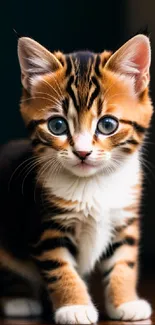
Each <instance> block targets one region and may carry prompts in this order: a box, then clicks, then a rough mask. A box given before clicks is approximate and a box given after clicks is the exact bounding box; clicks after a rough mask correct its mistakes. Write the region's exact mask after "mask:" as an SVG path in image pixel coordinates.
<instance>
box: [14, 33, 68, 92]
mask: <svg viewBox="0 0 155 325" xmlns="http://www.w3.org/2000/svg"><path fill="white" fill-rule="evenodd" d="M18 58H19V64H20V68H21V81H22V85H23V87H24V88H25V89H26V90H27V91H30V88H31V85H33V83H34V82H35V81H36V80H37V78H38V77H41V76H43V75H44V74H46V73H50V72H54V71H56V70H58V69H59V68H61V67H62V65H61V63H60V61H59V60H58V59H57V58H56V57H55V56H54V55H53V54H52V53H51V52H49V51H48V50H47V49H45V47H43V46H42V45H40V44H39V43H37V42H36V41H34V40H32V39H31V38H28V37H21V38H20V39H19V41H18Z"/></svg>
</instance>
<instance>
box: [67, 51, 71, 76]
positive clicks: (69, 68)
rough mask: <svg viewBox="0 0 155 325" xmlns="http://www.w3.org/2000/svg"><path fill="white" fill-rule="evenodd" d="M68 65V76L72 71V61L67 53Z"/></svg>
mask: <svg viewBox="0 0 155 325" xmlns="http://www.w3.org/2000/svg"><path fill="white" fill-rule="evenodd" d="M66 65H67V69H66V77H68V76H69V75H70V73H71V71H72V62H71V58H70V55H66Z"/></svg>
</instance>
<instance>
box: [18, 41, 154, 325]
mask: <svg viewBox="0 0 155 325" xmlns="http://www.w3.org/2000/svg"><path fill="white" fill-rule="evenodd" d="M18 56H19V62H20V67H21V79H22V85H23V95H22V100H21V113H22V116H23V119H24V121H25V123H26V126H27V128H28V130H29V133H30V138H31V141H32V146H33V155H34V157H35V164H36V170H37V175H36V179H37V181H36V185H35V191H39V189H40V195H41V199H40V202H42V204H43V206H42V207H43V209H42V211H43V213H42V214H41V210H40V209H39V214H38V215H39V216H40V215H41V217H38V218H39V220H40V221H39V222H40V228H38V226H37V227H36V229H35V231H34V233H35V236H34V238H35V240H34V238H31V239H33V240H32V241H33V245H32V249H31V255H32V256H33V259H34V261H35V263H37V265H38V267H39V269H40V272H41V274H42V276H43V278H44V281H45V283H46V286H47V288H48V292H49V295H50V298H51V302H52V305H53V308H54V311H55V321H56V322H57V323H62V324H64V323H65V324H79V323H81V324H90V323H94V322H96V321H97V320H98V312H97V309H96V307H95V306H94V304H93V302H92V300H91V297H90V295H89V293H88V289H87V286H86V284H85V283H84V280H83V277H84V276H85V275H86V274H88V273H90V272H91V271H92V270H93V269H94V267H95V266H96V265H98V267H99V269H100V270H101V273H102V275H103V291H104V296H105V305H106V310H107V314H108V315H109V316H110V317H111V318H113V319H121V320H141V319H146V318H149V317H150V315H151V307H150V305H149V303H148V302H147V301H145V300H143V299H141V298H139V296H138V294H137V291H136V284H137V278H138V246H139V238H140V234H139V222H140V216H139V203H140V197H141V184H142V170H141V166H140V149H141V147H142V144H143V140H144V135H145V131H146V130H147V129H148V127H149V123H150V119H151V115H152V104H151V100H150V97H149V94H148V85H149V68H150V60H151V53H150V43H149V39H148V38H147V37H146V36H144V35H137V36H135V37H134V38H132V39H131V40H129V41H128V42H127V43H126V44H125V45H123V46H122V47H121V48H120V49H119V50H118V51H116V52H115V53H114V54H112V53H111V52H107V51H104V52H103V53H101V54H94V53H91V52H77V53H73V54H67V55H65V54H63V53H61V52H55V53H53V54H52V53H50V52H49V51H48V50H46V49H45V48H44V47H42V46H41V45H39V44H38V43H37V42H35V41H34V40H32V39H29V38H25V37H24V38H20V39H19V43H18ZM30 190H31V189H30ZM24 204H25V206H26V204H27V203H25V202H24ZM31 217H32V219H33V215H32V213H31ZM36 220H37V218H36ZM38 229H40V230H39V231H38ZM32 237H33V236H32ZM36 238H37V239H36Z"/></svg>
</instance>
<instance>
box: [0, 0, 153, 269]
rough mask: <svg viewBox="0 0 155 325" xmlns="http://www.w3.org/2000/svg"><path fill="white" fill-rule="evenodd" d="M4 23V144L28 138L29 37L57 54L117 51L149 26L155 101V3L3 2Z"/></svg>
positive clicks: (149, 227) (149, 257)
mask: <svg viewBox="0 0 155 325" xmlns="http://www.w3.org/2000/svg"><path fill="white" fill-rule="evenodd" d="M0 24H1V48H0V62H1V115H0V118H1V123H0V144H2V143H5V142H7V141H8V140H10V139H15V138H21V137H25V136H26V131H25V128H24V125H23V122H22V120H21V117H20V114H19V99H20V94H21V84H20V71H19V65H18V59H17V37H16V35H15V33H14V32H13V29H15V30H16V31H17V33H19V35H21V36H29V37H32V38H34V39H35V40H36V41H38V42H40V43H41V44H42V45H44V46H46V47H47V48H48V49H50V50H51V51H53V50H58V49H59V50H62V51H64V52H70V51H75V50H79V49H84V50H85V49H89V50H92V51H97V52H100V51H102V50H104V49H107V50H108V49H110V50H111V49H112V50H115V49H117V48H118V47H119V46H120V45H122V44H123V43H124V42H125V41H127V40H128V39H129V38H130V37H131V36H133V35H134V34H136V33H137V32H138V31H139V30H141V29H142V30H143V29H145V27H146V26H148V29H149V31H150V37H151V43H152V66H151V95H152V100H153V102H155V1H154V0H147V1H146V0H136V1H135V0H119V1H105V0H96V1H94V0H89V1H88V0H83V1H81V0H78V1H73V0H66V1H64V0H59V1H54V0H50V1H43V0H41V1H38V0H33V1H29V0H25V1H24V0H22V1H21V0H16V1H3V4H2V3H1V10H0ZM154 126H155V120H154V118H153V121H152V127H151V129H150V135H149V139H148V144H147V145H146V151H145V157H144V158H145V161H144V165H145V174H146V179H145V184H144V197H143V202H142V203H143V209H142V215H143V222H142V234H143V235H142V237H143V241H142V247H141V254H142V258H143V266H145V267H146V266H150V267H152V265H153V264H155V203H154V202H155V127H154Z"/></svg>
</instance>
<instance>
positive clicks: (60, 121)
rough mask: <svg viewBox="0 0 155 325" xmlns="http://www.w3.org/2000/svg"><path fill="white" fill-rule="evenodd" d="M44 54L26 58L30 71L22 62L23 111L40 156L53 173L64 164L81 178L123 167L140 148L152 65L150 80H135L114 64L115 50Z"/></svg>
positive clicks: (147, 118)
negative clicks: (110, 51) (41, 56)
mask: <svg viewBox="0 0 155 325" xmlns="http://www.w3.org/2000/svg"><path fill="white" fill-rule="evenodd" d="M142 37H143V36H142ZM144 40H145V37H144ZM31 42H34V41H32V40H31ZM128 43H129V42H128ZM36 44H37V43H35V45H36ZM22 46H23V45H22ZM38 46H39V49H38V51H41V50H42V51H43V48H42V47H40V45H38ZM22 49H23V48H22ZM33 50H34V49H33ZM24 51H25V48H24ZM31 51H32V49H31ZM34 51H35V50H34ZM44 51H46V50H44ZM119 51H120V50H119ZM36 53H37V51H36ZM24 54H25V53H24ZM45 54H46V56H45V58H40V57H39V58H36V54H35V55H34V53H33V55H32V54H31V57H28V60H29V61H27V62H29V65H30V67H29V71H30V72H31V73H30V72H29V75H28V76H27V75H26V72H25V71H26V70H27V71H28V69H26V68H25V66H24V68H23V71H24V73H25V75H24V73H23V79H22V82H23V85H24V88H26V91H24V95H23V98H22V103H21V111H22V115H23V117H24V119H25V121H26V124H27V125H28V128H29V129H30V130H31V138H32V141H33V145H34V147H35V148H34V149H35V151H36V153H37V155H39V156H40V157H41V158H42V160H43V161H44V163H45V162H46V161H47V166H48V162H49V166H50V168H51V172H56V171H58V170H59V169H62V168H64V169H65V170H68V171H69V172H71V173H72V174H75V175H77V176H80V177H84V176H85V177H86V176H91V175H93V174H96V173H98V172H104V173H107V172H112V171H114V170H115V169H117V168H119V167H120V165H121V164H122V163H123V162H124V161H125V160H126V159H127V158H128V157H129V156H131V155H132V154H133V153H134V152H135V151H136V150H138V148H139V146H140V145H141V143H142V140H143V137H144V132H145V129H146V128H147V127H148V125H149V122H150V118H151V114H152V106H151V103H150V100H149V97H148V91H147V86H148V79H147V78H148V67H147V78H145V79H147V80H143V81H141V80H140V78H139V77H138V80H137V83H136V79H135V78H134V77H133V76H132V73H131V71H130V74H129V73H126V74H125V73H124V74H123V73H122V72H121V71H119V69H118V68H117V69H116V68H115V61H117V62H116V63H117V64H118V62H119V60H118V54H117V53H116V54H117V55H115V54H114V55H113V56H111V53H109V52H103V53H102V54H100V55H96V54H93V53H89V52H79V53H75V54H72V55H66V56H65V55H63V54H62V53H55V54H54V55H52V54H49V52H44V53H43V55H45ZM144 54H145V59H146V51H144ZM48 55H49V58H48ZM50 55H51V56H52V57H50ZM121 55H122V53H121ZM19 56H20V55H19ZM29 56H30V54H29ZM137 57H138V56H137ZM47 58H48V60H47ZM52 60H54V61H52ZM46 61H49V66H50V65H52V64H54V66H53V71H48V69H50V67H48V66H46V65H48V62H46ZM53 62H54V63H53ZM140 63H141V62H140ZM140 63H139V64H140ZM22 64H23V62H22ZM38 65H39V66H41V67H42V69H43V71H44V70H45V71H44V73H43V72H42V71H41V67H40V70H39V66H38ZM142 65H144V64H143V62H142ZM122 67H123V65H122ZM122 67H120V69H121V68H122ZM24 69H25V70H24ZM51 69H52V67H51ZM130 69H131V67H130ZM134 69H135V70H136V68H135V67H133V70H134ZM33 70H35V72H33ZM139 74H140V73H139ZM142 78H143V77H142ZM144 82H145V84H144Z"/></svg>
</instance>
